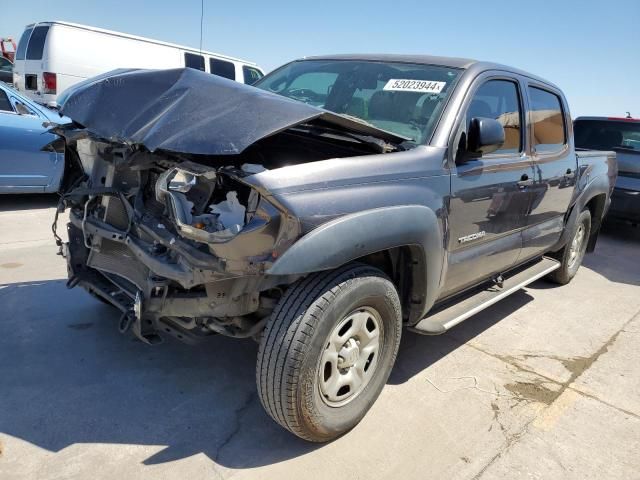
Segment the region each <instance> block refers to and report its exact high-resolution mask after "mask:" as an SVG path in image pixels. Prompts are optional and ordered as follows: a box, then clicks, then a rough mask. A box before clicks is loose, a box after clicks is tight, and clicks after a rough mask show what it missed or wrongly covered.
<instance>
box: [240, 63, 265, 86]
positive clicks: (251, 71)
mask: <svg viewBox="0 0 640 480" xmlns="http://www.w3.org/2000/svg"><path fill="white" fill-rule="evenodd" d="M242 73H243V75H244V83H246V84H247V85H253V84H254V83H256V82H257V81H258V80H260V79H261V78H262V77H263V76H264V75H263V74H262V72H261V71H260V70H258V69H257V68H253V67H247V66H246V65H243V66H242Z"/></svg>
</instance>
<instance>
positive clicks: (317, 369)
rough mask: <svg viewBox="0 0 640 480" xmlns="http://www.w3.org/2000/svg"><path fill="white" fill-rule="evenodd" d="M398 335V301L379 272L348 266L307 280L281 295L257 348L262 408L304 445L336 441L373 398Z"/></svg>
mask: <svg viewBox="0 0 640 480" xmlns="http://www.w3.org/2000/svg"><path fill="white" fill-rule="evenodd" d="M401 332H402V315H401V308H400V300H399V298H398V293H397V291H396V289H395V287H394V285H393V284H392V283H391V281H390V280H389V279H388V278H387V277H386V276H385V274H384V273H383V272H381V271H380V270H378V269H376V268H373V267H370V266H367V265H363V264H351V265H347V266H344V267H341V268H339V269H337V270H334V271H329V272H321V273H316V274H312V275H309V276H308V277H306V278H304V279H302V280H300V281H298V282H296V283H295V284H293V285H292V286H291V287H290V288H289V289H288V290H287V292H286V293H285V295H284V296H283V297H282V299H281V300H280V302H279V303H278V305H277V306H276V308H275V310H274V312H273V314H272V316H271V318H270V319H269V323H268V324H267V327H266V329H265V332H264V335H263V337H262V340H261V342H260V349H259V351H258V362H257V368H256V379H257V384H258V394H259V397H260V401H261V402H262V405H263V406H264V408H265V410H266V411H267V413H268V414H269V415H270V416H271V417H272V418H273V419H274V420H275V421H276V422H277V423H279V424H280V425H282V426H283V427H284V428H286V429H287V430H289V431H290V432H292V433H294V434H295V435H297V436H299V437H301V438H303V439H305V440H309V441H313V442H325V441H329V440H332V439H334V438H336V437H338V436H340V435H342V434H343V433H345V432H347V431H349V430H350V429H351V428H353V427H354V426H355V425H356V424H357V423H358V422H359V421H360V420H361V419H362V418H363V417H364V415H365V414H366V413H367V411H368V410H369V408H370V407H371V406H372V405H373V403H374V402H375V400H376V399H377V398H378V395H379V394H380V392H381V391H382V388H383V387H384V385H385V383H386V381H387V379H388V377H389V373H390V372H391V368H392V366H393V364H394V362H395V358H396V355H397V352H398V346H399V344H400V335H401Z"/></svg>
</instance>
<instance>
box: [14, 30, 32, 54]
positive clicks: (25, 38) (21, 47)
mask: <svg viewBox="0 0 640 480" xmlns="http://www.w3.org/2000/svg"><path fill="white" fill-rule="evenodd" d="M31 32H33V28H27V29H26V30H25V31H24V32H22V36H21V37H20V41H19V42H18V50H17V51H16V60H24V57H25V53H26V52H27V43H29V36H30V35H31Z"/></svg>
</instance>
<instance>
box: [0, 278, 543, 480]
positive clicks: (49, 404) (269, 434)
mask: <svg viewBox="0 0 640 480" xmlns="http://www.w3.org/2000/svg"><path fill="white" fill-rule="evenodd" d="M34 299H37V300H34ZM530 300H531V297H530V296H529V295H527V294H526V293H525V292H520V293H518V294H515V295H513V296H512V297H511V298H509V299H507V300H506V301H504V302H501V303H500V304H499V305H495V306H494V307H492V308H490V309H488V310H486V311H484V312H482V313H481V314H479V315H477V316H476V317H475V318H474V319H472V320H470V321H468V322H465V323H464V324H462V325H460V326H458V327H457V329H456V331H455V337H452V336H451V334H447V335H445V336H440V337H426V336H420V335H416V334H412V333H411V332H408V331H405V332H404V338H403V342H402V345H401V348H400V354H399V358H398V361H397V363H396V366H395V368H394V371H393V372H392V376H391V379H390V380H389V382H390V383H393V384H398V383H402V382H405V381H406V380H408V379H409V378H411V376H413V375H415V374H416V373H418V372H420V371H422V370H423V369H425V368H427V367H428V366H429V365H431V364H432V363H434V362H436V361H438V360H439V359H440V358H442V357H443V356H444V355H447V354H448V353H449V352H451V351H452V350H454V349H455V348H458V347H459V346H460V345H461V344H463V343H464V342H466V341H468V340H469V339H471V338H473V337H475V336H476V335H478V334H479V333H481V332H482V331H484V330H486V329H487V328H489V327H491V326H492V325H494V324H495V323H497V322H498V321H499V320H500V319H502V318H504V317H505V316H507V315H509V314H510V313H511V312H513V311H514V310H516V309H518V308H520V307H521V306H522V305H524V304H525V303H527V302H528V301H530ZM0 304H1V305H3V310H2V312H0V391H1V392H2V395H0V431H1V432H3V433H6V434H9V435H12V436H15V437H18V438H20V439H22V440H25V441H27V442H30V443H32V444H34V445H37V446H39V447H41V448H44V449H47V450H49V451H53V452H57V451H60V450H62V449H64V448H66V447H68V446H70V445H73V444H76V443H111V444H118V443H123V444H134V445H135V444H137V445H166V448H164V449H162V450H161V451H159V452H158V453H156V454H154V455H152V456H151V457H149V458H147V459H146V460H144V462H143V463H144V464H147V465H151V464H158V463H163V462H168V461H173V460H178V459H182V458H186V457H189V456H192V455H195V454H197V453H204V454H205V455H207V456H208V457H209V458H211V459H212V460H214V461H215V462H217V463H218V464H220V465H223V466H225V467H229V468H250V467H256V466H261V465H266V464H272V463H276V462H280V461H283V460H286V459H290V458H294V457H297V456H300V455H304V454H306V453H308V452H310V451H312V450H315V449H317V448H321V445H318V444H311V443H307V442H304V441H302V440H299V439H298V438H296V437H294V436H293V435H291V434H290V433H288V432H287V431H285V430H284V429H282V428H281V427H280V426H278V425H277V424H275V423H274V422H273V421H272V420H271V419H270V418H269V417H268V416H267V414H266V413H265V412H264V411H263V409H262V406H261V405H260V402H259V400H258V397H257V394H256V387H255V373H254V371H255V370H254V369H255V360H256V354H257V345H256V344H255V343H254V342H253V341H252V340H234V339H229V338H225V337H213V338H212V339H211V340H210V341H207V342H204V343H202V344H199V345H196V346H187V345H182V344H180V343H177V342H174V341H172V340H168V341H167V342H165V343H164V344H162V345H160V346H156V347H149V346H146V345H143V344H142V343H140V342H138V341H137V340H135V339H133V338H132V337H130V336H128V335H125V336H122V335H120V334H119V333H118V332H117V329H116V322H117V317H118V314H117V312H116V311H115V310H113V309H112V308H111V307H109V306H107V305H103V304H102V303H99V302H98V301H97V300H95V299H93V298H92V297H90V296H89V295H88V294H86V292H84V291H82V290H80V289H75V290H71V291H69V290H67V289H66V287H65V282H64V281H63V280H54V281H43V282H32V283H15V284H8V285H0Z"/></svg>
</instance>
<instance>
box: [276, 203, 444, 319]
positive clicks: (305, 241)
mask: <svg viewBox="0 0 640 480" xmlns="http://www.w3.org/2000/svg"><path fill="white" fill-rule="evenodd" d="M402 246H418V247H419V248H420V250H421V251H422V252H424V264H425V269H424V279H422V280H424V284H423V285H424V288H425V290H426V291H425V292H419V297H420V299H421V300H422V301H421V303H422V305H421V306H420V307H421V308H420V310H421V313H422V315H424V313H425V312H426V311H427V310H428V309H429V308H430V307H431V306H432V305H433V303H434V302H435V300H436V298H437V295H438V293H439V290H440V280H441V274H442V268H443V262H444V254H445V248H444V242H443V234H442V228H441V226H440V221H439V219H438V217H437V215H436V213H435V212H434V211H433V210H432V209H430V208H428V207H425V206H422V205H399V206H393V207H383V208H374V209H371V210H365V211H362V212H357V213H351V214H348V215H345V216H343V217H340V218H337V219H334V220H331V221H329V222H327V223H325V224H324V225H321V226H319V227H318V228H316V229H315V230H312V231H311V232H309V233H307V234H306V235H304V236H303V237H302V238H301V239H299V240H298V241H297V242H296V243H294V244H293V245H292V246H291V247H290V248H289V249H288V250H287V251H286V252H285V253H284V254H283V255H282V256H281V257H280V258H279V259H278V260H277V261H276V262H275V263H274V264H273V266H272V267H271V268H270V269H269V270H268V271H267V273H268V274H269V275H303V274H308V273H312V272H319V271H322V270H330V269H334V268H337V267H339V266H341V265H344V264H346V263H349V262H350V261H353V260H355V259H357V258H360V257H363V256H365V255H369V254H372V253H376V252H380V251H383V250H388V249H390V248H395V247H402Z"/></svg>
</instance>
